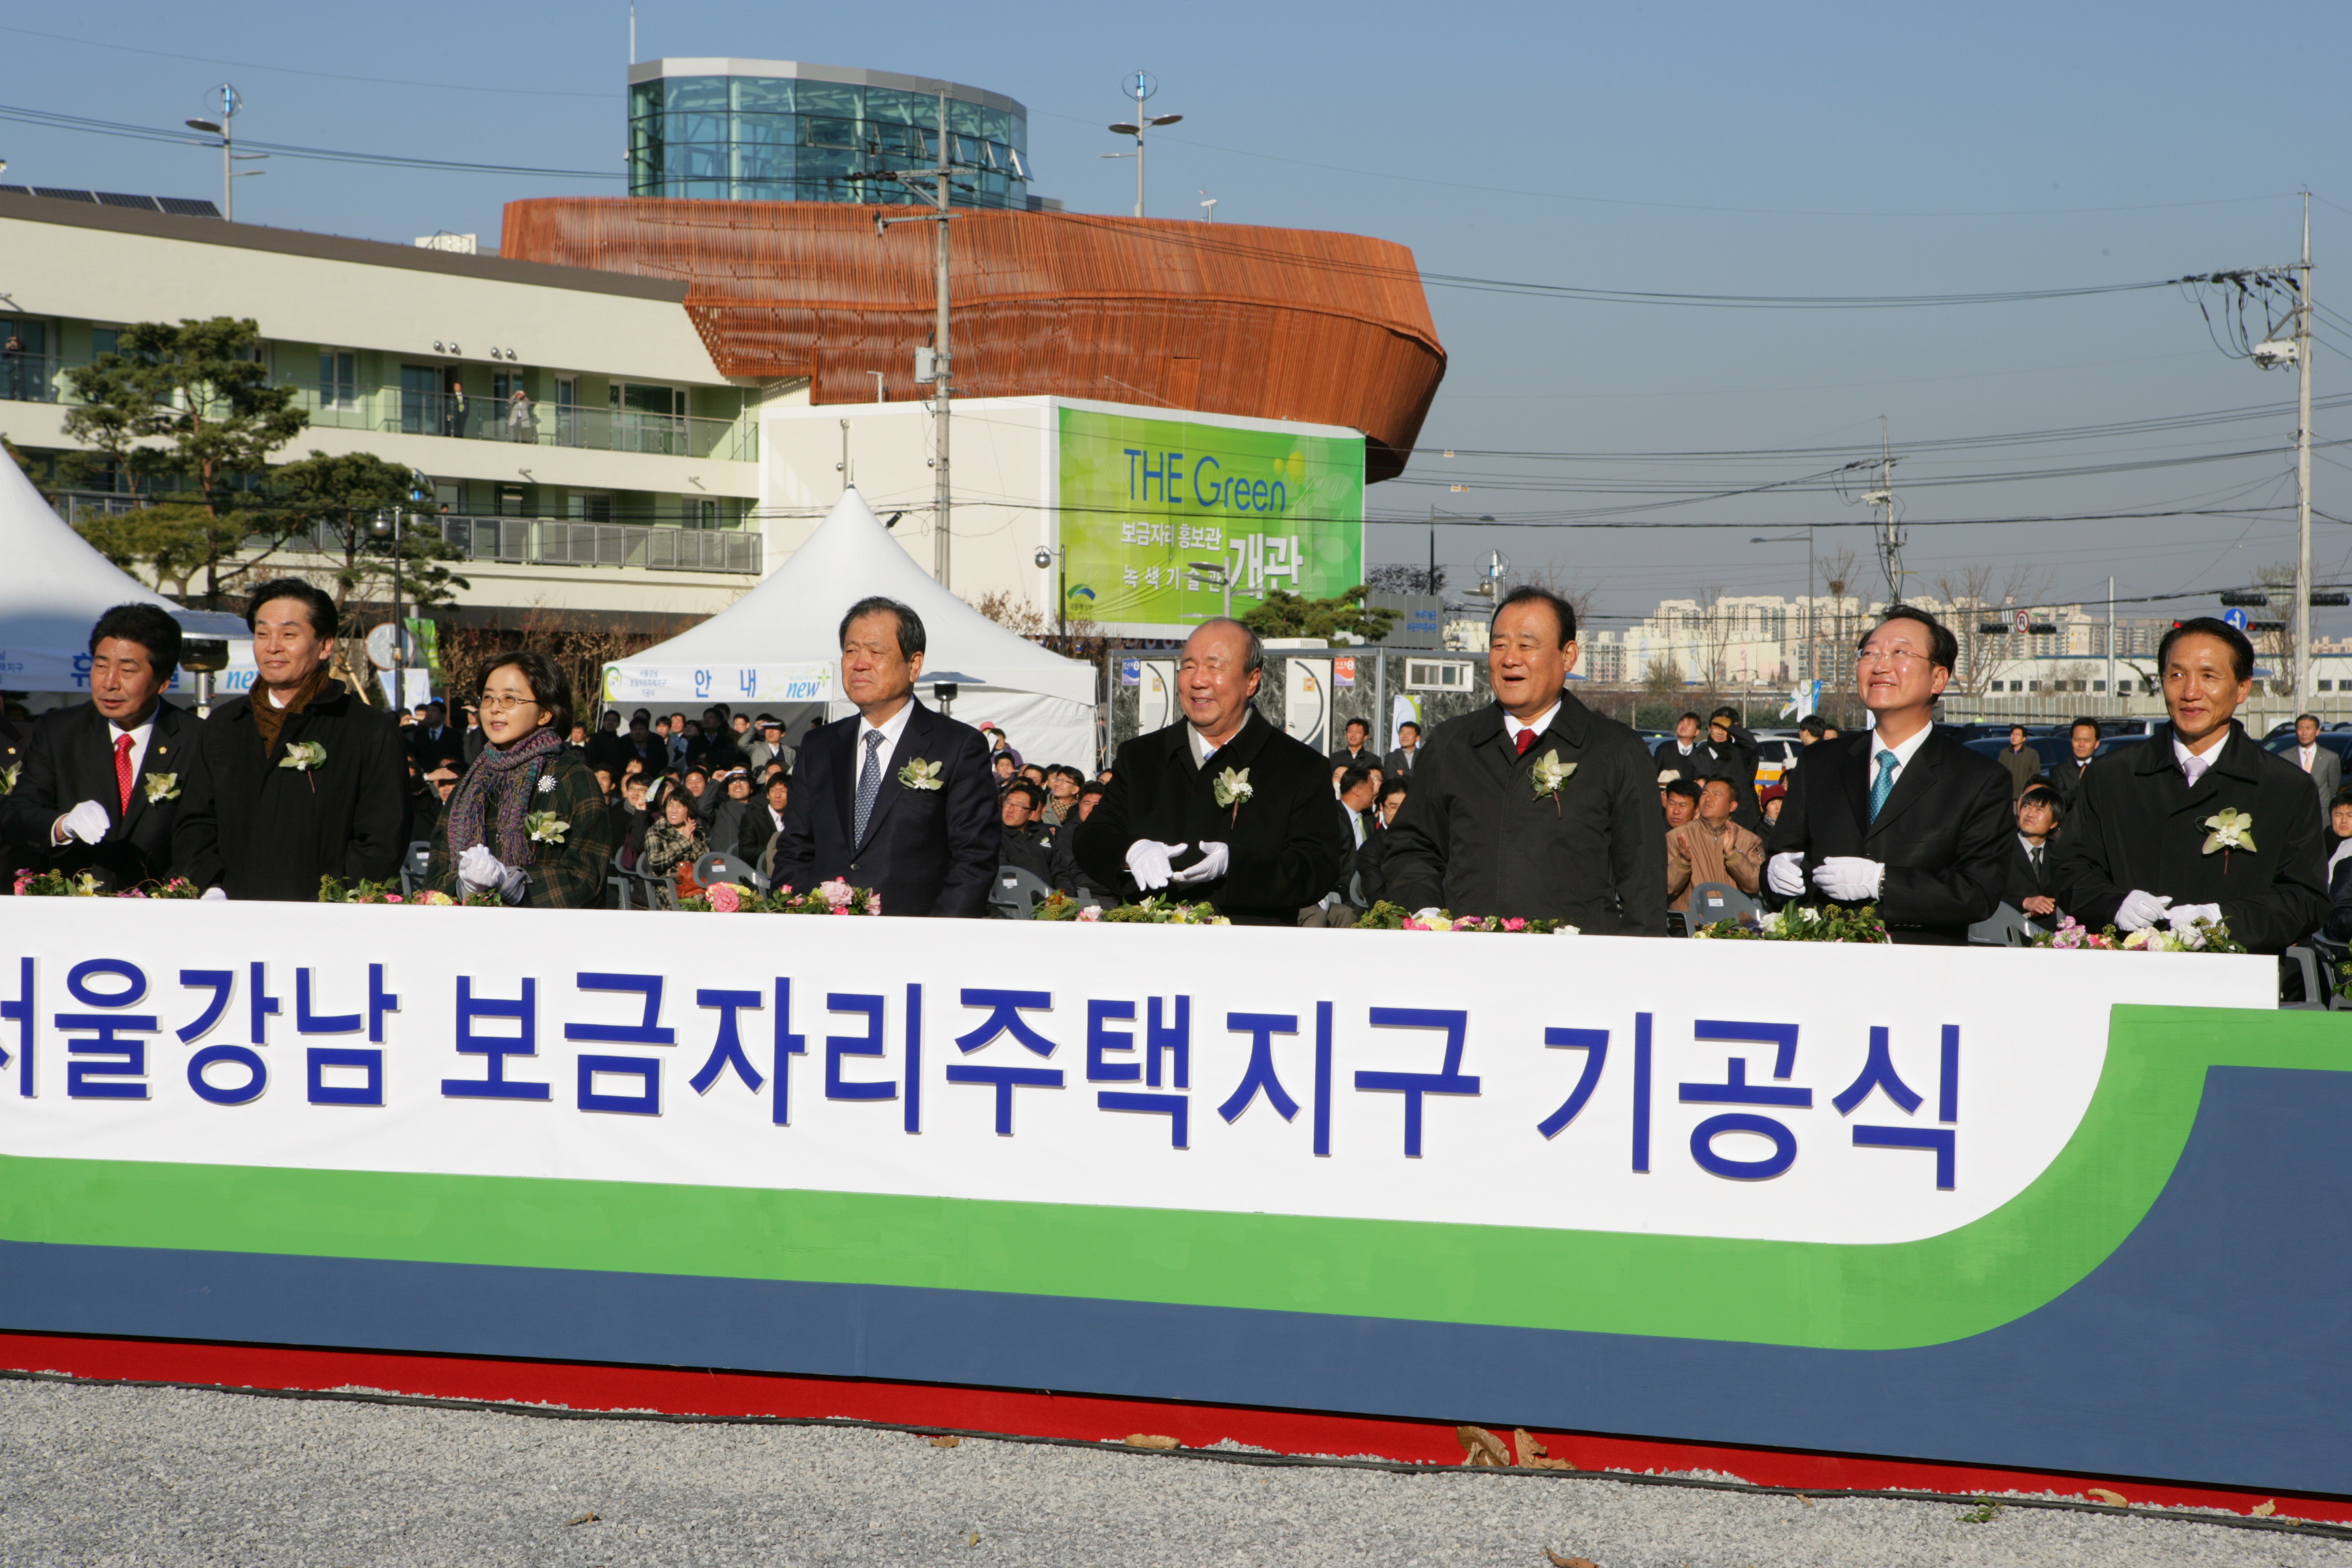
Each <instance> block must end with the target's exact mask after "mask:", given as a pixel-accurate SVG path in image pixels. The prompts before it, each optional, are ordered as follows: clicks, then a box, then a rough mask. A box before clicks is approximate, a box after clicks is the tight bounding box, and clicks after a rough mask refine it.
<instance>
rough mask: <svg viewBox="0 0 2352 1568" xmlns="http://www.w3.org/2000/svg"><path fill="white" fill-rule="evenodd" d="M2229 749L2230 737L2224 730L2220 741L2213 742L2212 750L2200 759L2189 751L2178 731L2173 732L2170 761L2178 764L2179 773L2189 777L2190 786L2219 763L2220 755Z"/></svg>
mask: <svg viewBox="0 0 2352 1568" xmlns="http://www.w3.org/2000/svg"><path fill="white" fill-rule="evenodd" d="M2229 749H2230V735H2229V731H2226V730H2225V731H2222V733H2221V740H2219V741H2217V742H2214V745H2213V749H2212V750H2211V751H2210V752H2206V753H2205V754H2204V755H2203V756H2201V757H2200V756H2199V755H2198V754H2197V753H2196V752H2192V751H2190V750H2189V747H2188V746H2187V745H2186V744H2185V743H2184V742H2182V741H2181V739H2180V734H2179V731H2174V732H2173V736H2172V760H2173V761H2174V762H2176V763H2179V764H2180V771H2181V772H2182V773H2186V774H2188V775H2189V783H2190V784H2195V783H2196V782H2197V781H2198V780H2199V779H2201V778H2203V777H2204V776H2205V773H2206V771H2207V770H2208V769H2210V768H2211V767H2212V765H2213V764H2214V763H2218V762H2220V761H2221V753H2222V752H2226V751H2228V750H2229Z"/></svg>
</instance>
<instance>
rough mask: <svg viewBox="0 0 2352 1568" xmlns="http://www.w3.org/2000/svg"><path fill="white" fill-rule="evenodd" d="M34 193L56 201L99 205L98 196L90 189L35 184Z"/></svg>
mask: <svg viewBox="0 0 2352 1568" xmlns="http://www.w3.org/2000/svg"><path fill="white" fill-rule="evenodd" d="M33 194H34V195H37V196H47V197H48V198H49V199H50V200H51V201H56V202H88V203H89V205H92V206H96V205H98V196H97V195H96V194H95V193H93V192H89V191H60V190H54V189H52V188H50V187H49V186H47V185H35V186H34V187H33Z"/></svg>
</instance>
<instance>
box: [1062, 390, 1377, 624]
mask: <svg viewBox="0 0 2352 1568" xmlns="http://www.w3.org/2000/svg"><path fill="white" fill-rule="evenodd" d="M1061 420H1062V428H1061V473H1060V480H1061V500H1060V505H1061V519H1062V540H1063V542H1064V544H1065V545H1066V548H1067V550H1068V552H1069V556H1068V562H1067V574H1068V575H1067V592H1068V594H1069V601H1070V602H1069V611H1070V614H1071V615H1073V616H1085V617H1086V618H1087V619H1089V620H1094V621H1103V622H1112V623H1132V622H1144V623H1150V624H1157V625H1166V626H1179V625H1183V624H1186V623H1189V622H1197V621H1200V620H1202V619H1204V618H1205V617H1207V616H1213V615H1216V614H1217V613H1218V612H1219V610H1220V608H1221V607H1222V605H1223V591H1222V590H1221V588H1220V587H1219V586H1218V584H1217V583H1216V582H1215V580H1214V578H1213V576H1211V577H1207V578H1204V577H1202V574H1200V572H1199V571H1198V567H1199V565H1200V564H1201V563H1210V562H1214V563H1220V564H1222V565H1223V566H1224V568H1225V569H1226V571H1227V572H1228V573H1229V574H1231V575H1232V578H1233V584H1234V589H1233V604H1234V613H1235V614H1237V615H1238V614H1240V613H1242V612H1243V611H1244V610H1246V609H1249V608H1251V607H1253V606H1255V605H1257V604H1258V603H1259V602H1261V601H1262V600H1263V599H1264V598H1265V596H1266V595H1267V594H1269V593H1271V592H1273V591H1275V590H1276V589H1281V590H1284V591H1286V592H1289V593H1293V594H1298V595H1304V596H1306V597H1307V598H1310V599H1318V598H1328V597H1329V596H1330V595H1335V594H1343V593H1346V592H1347V591H1348V590H1349V589H1350V588H1352V587H1355V586H1356V585H1357V584H1360V583H1361V582H1362V581H1363V563H1364V443H1363V438H1362V437H1332V436H1313V435H1307V434H1304V433H1297V432H1293V431H1287V430H1282V429H1276V428H1268V429H1251V428H1246V427H1244V426H1237V425H1226V424H1222V423H1220V424H1210V423H1205V422H1202V421H1196V420H1183V419H1147V418H1141V417H1138V416H1132V415H1120V414H1110V413H1105V412H1101V411H1097V410H1094V409H1087V408H1071V407H1064V408H1063V409H1062V410H1061Z"/></svg>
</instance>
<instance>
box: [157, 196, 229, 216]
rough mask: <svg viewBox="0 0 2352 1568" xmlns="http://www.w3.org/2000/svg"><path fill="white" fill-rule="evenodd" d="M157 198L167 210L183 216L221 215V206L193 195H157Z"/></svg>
mask: <svg viewBox="0 0 2352 1568" xmlns="http://www.w3.org/2000/svg"><path fill="white" fill-rule="evenodd" d="M155 199H156V200H157V201H158V202H160V203H162V204H163V210H164V211H165V212H167V213H175V214H177V215H178V216H181V217H218V216H220V215H221V213H220V208H218V207H216V206H215V205H213V204H212V203H210V202H205V201H198V200H196V199H195V198H194V197H193V196H157V197H156V198H155Z"/></svg>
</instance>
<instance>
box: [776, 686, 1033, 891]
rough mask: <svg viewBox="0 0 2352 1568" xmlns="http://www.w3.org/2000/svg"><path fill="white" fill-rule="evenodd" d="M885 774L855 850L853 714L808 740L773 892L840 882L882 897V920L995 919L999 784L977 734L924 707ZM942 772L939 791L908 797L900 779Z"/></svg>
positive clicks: (787, 811) (859, 725) (787, 805)
mask: <svg viewBox="0 0 2352 1568" xmlns="http://www.w3.org/2000/svg"><path fill="white" fill-rule="evenodd" d="M908 700H909V701H910V702H913V704H914V713H913V714H912V715H911V716H910V717H909V718H908V721H907V728H906V730H905V731H903V732H902V733H901V734H900V735H899V737H898V745H897V747H896V748H894V749H893V750H892V752H891V753H890V755H889V757H888V758H887V759H886V760H885V762H884V763H883V769H882V788H881V793H880V794H878V795H876V796H875V797H874V809H873V813H872V815H871V816H868V817H867V818H866V838H865V841H864V842H863V843H852V842H851V841H850V840H851V827H852V825H853V824H854V823H855V821H856V808H857V769H858V765H859V759H858V758H857V757H856V755H855V754H854V753H855V752H856V750H857V735H858V731H860V730H862V729H863V728H864V727H865V723H866V721H865V720H864V719H862V718H860V717H859V716H857V715H856V714H855V713H853V714H851V715H850V716H849V717H848V718H846V719H837V720H835V721H833V722H832V723H830V724H827V725H824V727H823V728H821V729H816V730H812V731H809V736H808V739H807V740H806V741H805V742H803V744H802V747H801V756H800V763H801V765H800V771H799V772H798V773H794V774H793V787H792V793H791V794H790V795H788V796H787V797H786V798H785V801H784V826H783V829H782V833H781V834H780V836H779V837H781V838H782V843H780V844H778V845H777V846H776V872H775V877H774V882H775V885H776V886H777V887H779V888H784V887H790V888H793V889H796V890H797V891H800V892H803V893H805V892H807V891H808V890H809V889H811V888H814V887H815V886H816V885H817V884H818V883H820V882H830V881H833V880H835V879H836V878H838V879H844V880H846V881H847V882H848V883H849V885H850V886H852V887H854V888H870V889H873V890H874V892H876V893H877V894H878V895H879V896H880V897H881V900H882V912H883V913H884V914H885V915H952V916H957V917H961V918H964V919H971V918H975V917H978V916H980V915H983V914H985V913H987V912H988V891H989V886H990V884H991V883H992V881H993V880H994V879H995V877H996V852H997V847H998V843H999V841H1000V840H1001V839H1002V837H1003V834H1002V833H1001V832H1000V831H999V826H1000V817H999V815H998V809H999V808H998V806H997V802H996V780H995V775H994V774H993V773H991V772H990V770H989V765H988V745H987V742H984V741H982V739H981V736H980V731H977V730H975V729H973V728H972V727H971V725H969V724H960V723H958V722H956V721H954V720H953V719H950V718H949V717H948V716H947V715H945V714H943V713H937V712H934V711H932V710H930V709H929V708H926V707H924V706H923V705H922V703H921V702H919V701H915V700H913V699H911V698H910V699H908ZM918 760H919V761H922V762H926V763H939V764H940V775H939V777H940V787H939V788H937V789H908V788H907V787H906V786H905V785H903V784H900V783H899V782H898V771H899V770H900V769H901V768H903V767H905V766H906V765H907V764H908V763H910V762H915V761H918Z"/></svg>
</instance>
